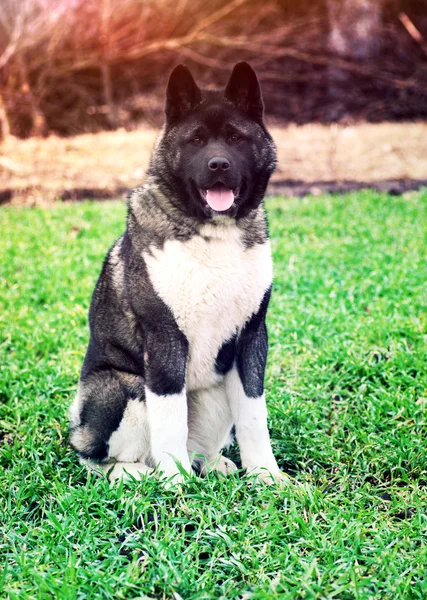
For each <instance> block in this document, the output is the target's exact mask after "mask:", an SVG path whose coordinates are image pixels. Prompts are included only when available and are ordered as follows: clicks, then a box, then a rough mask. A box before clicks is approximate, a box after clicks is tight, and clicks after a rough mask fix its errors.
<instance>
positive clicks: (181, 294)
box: [143, 224, 272, 391]
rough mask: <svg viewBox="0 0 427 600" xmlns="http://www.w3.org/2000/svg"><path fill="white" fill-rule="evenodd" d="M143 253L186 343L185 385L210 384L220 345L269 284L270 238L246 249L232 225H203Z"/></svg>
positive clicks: (257, 303) (247, 315)
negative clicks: (195, 232)
mask: <svg viewBox="0 0 427 600" xmlns="http://www.w3.org/2000/svg"><path fill="white" fill-rule="evenodd" d="M143 257H144V260H145V261H146V264H147V268H148V272H149V276H150V279H151V281H152V284H153V286H154V289H155V290H156V292H157V293H158V294H159V296H160V297H161V298H162V300H163V301H164V302H165V303H166V304H167V305H168V306H169V308H170V309H171V311H172V313H173V315H174V317H175V319H176V321H177V323H178V326H179V327H180V329H181V330H182V332H183V333H184V334H185V336H186V337H187V339H188V341H189V344H190V356H189V363H188V370H187V390H188V391H191V390H196V389H203V388H206V387H209V386H211V385H214V384H215V383H216V382H217V381H219V376H218V375H217V374H216V373H215V368H214V367H215V360H216V357H217V354H218V351H219V349H220V348H221V346H222V344H223V343H224V341H226V340H227V339H229V338H230V337H231V336H232V335H233V334H234V333H236V332H237V331H238V330H239V329H240V328H242V327H243V325H244V324H245V322H246V321H247V320H248V319H249V318H250V317H251V316H252V314H253V313H256V312H257V310H258V308H259V306H260V303H261V300H262V298H263V296H264V293H265V292H266V290H267V289H268V287H269V286H270V285H271V281H272V262H271V253H270V245H269V242H266V243H264V244H256V245H255V246H253V247H252V248H245V247H244V245H243V243H242V240H241V232H240V230H239V229H238V228H237V227H236V226H235V225H234V224H232V225H231V224H230V225H219V226H216V227H214V226H212V225H205V226H204V227H203V229H202V231H201V235H199V236H195V237H193V238H191V239H190V240H188V241H186V242H181V241H177V240H171V241H167V242H166V243H165V245H164V247H163V248H162V249H161V250H159V249H157V248H151V252H150V253H148V252H147V253H144V255H143Z"/></svg>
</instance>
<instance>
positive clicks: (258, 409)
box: [226, 293, 288, 483]
mask: <svg viewBox="0 0 427 600" xmlns="http://www.w3.org/2000/svg"><path fill="white" fill-rule="evenodd" d="M268 298H269V293H267V294H266V296H265V298H264V300H263V302H262V303H261V307H260V309H259V312H258V313H257V314H255V315H253V317H252V318H251V319H250V320H249V321H248V322H247V324H246V325H245V327H244V328H243V330H242V332H241V333H240V335H239V338H238V340H237V344H236V357H235V363H234V366H233V368H232V370H231V371H230V372H229V373H228V375H227V378H226V389H227V395H228V398H229V402H230V407H231V412H232V416H233V421H234V425H235V428H236V437H237V441H238V444H239V447H240V456H241V460H242V465H243V467H244V468H245V469H246V470H247V471H248V473H254V474H256V475H257V476H258V477H259V479H261V480H262V481H264V482H265V483H273V482H274V481H287V480H288V478H287V477H286V475H284V474H283V473H282V472H281V471H280V469H279V467H278V466H277V462H276V459H275V458H274V455H273V451H272V449H271V443H270V436H269V433H268V428H267V406H266V403H265V394H264V373H265V365H266V361H267V351H268V339H267V328H266V325H265V313H266V311H267V305H268Z"/></svg>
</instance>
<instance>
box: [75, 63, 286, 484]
mask: <svg viewBox="0 0 427 600" xmlns="http://www.w3.org/2000/svg"><path fill="white" fill-rule="evenodd" d="M263 110H264V107H263V101H262V96H261V90H260V86H259V83H258V79H257V76H256V74H255V72H254V71H253V69H252V68H251V67H250V66H249V65H248V64H247V63H246V62H240V63H238V64H237V65H236V66H235V67H234V69H233V72H232V74H231V76H230V79H229V81H228V84H227V87H226V88H225V90H221V91H212V90H202V89H200V88H199V87H198V86H197V84H196V83H195V81H194V79H193V76H192V75H191V73H190V71H189V70H188V68H187V67H185V66H183V65H180V66H178V67H176V68H175V69H174V70H173V72H172V74H171V76H170V79H169V83H168V87H167V93H166V109H165V112H166V122H165V126H164V128H163V130H162V132H161V135H160V137H159V140H158V142H157V144H156V147H155V149H154V152H153V155H152V158H151V162H150V166H149V169H148V172H147V177H146V182H145V184H144V185H143V186H142V187H139V188H137V189H135V190H134V191H133V192H132V193H131V194H130V197H129V203H128V216H127V227H126V231H125V233H124V234H123V236H122V237H121V238H120V239H119V240H118V241H117V242H116V243H115V244H114V246H113V247H112V248H111V250H110V252H109V253H108V254H107V257H106V259H105V262H104V266H103V268H102V272H101V275H100V277H99V279H98V282H97V284H96V287H95V291H94V293H93V297H92V303H91V307H90V312H89V323H90V340H89V347H88V349H87V353H86V357H85V359H84V363H83V367H82V371H81V377H80V382H79V386H78V394H77V397H76V399H75V402H74V404H73V406H72V408H71V445H72V447H73V448H74V449H75V450H76V451H77V452H78V453H79V455H80V457H81V458H82V459H85V460H88V461H89V462H97V463H101V465H102V466H103V467H102V468H103V470H104V471H105V472H109V475H110V478H118V477H121V476H123V475H124V474H126V473H128V474H131V475H133V476H137V475H138V474H142V473H147V472H148V471H151V470H152V469H155V468H157V472H158V473H162V474H163V475H164V476H166V477H172V476H175V475H176V476H177V478H179V477H180V476H182V473H181V475H180V470H179V469H178V466H177V463H180V469H181V471H182V470H183V469H184V470H185V471H188V472H189V471H190V470H191V468H192V466H193V467H194V468H195V469H196V470H197V469H198V470H199V471H201V472H206V471H207V470H209V469H211V468H212V469H216V470H219V471H222V472H224V473H228V472H231V471H233V470H234V469H235V468H236V467H235V465H234V463H233V462H232V461H230V460H229V459H227V458H225V457H223V456H222V455H221V454H220V453H221V450H222V448H224V447H225V446H226V445H227V444H228V443H229V442H230V441H231V432H232V431H234V432H235V435H236V438H237V441H238V444H239V446H240V453H241V462H242V466H243V467H244V468H245V469H246V470H247V471H248V472H253V473H255V474H256V475H257V476H258V477H259V478H260V479H262V480H264V481H266V482H267V483H271V482H273V481H280V480H284V479H285V476H284V475H283V474H282V473H281V471H280V470H279V468H278V466H277V463H276V460H275V458H274V456H273V452H272V449H271V444H270V438H269V433H268V429H267V409H266V403H265V397H264V370H265V364H266V358H267V330H266V324H265V316H266V312H267V306H268V302H269V298H270V292H271V283H272V261H271V254H270V245H269V240H268V233H267V223H266V216H265V210H264V206H263V197H264V194H265V190H266V187H267V183H268V181H269V178H270V176H271V174H272V172H273V170H274V167H275V163H276V152H275V147H274V143H273V141H272V138H271V136H270V134H269V133H268V131H267V130H266V127H265V125H264V121H263Z"/></svg>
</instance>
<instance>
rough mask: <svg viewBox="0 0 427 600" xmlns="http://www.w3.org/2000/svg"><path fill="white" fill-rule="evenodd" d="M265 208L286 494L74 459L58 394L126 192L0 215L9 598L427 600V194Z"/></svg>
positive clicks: (4, 558)
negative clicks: (113, 481) (167, 479)
mask: <svg viewBox="0 0 427 600" xmlns="http://www.w3.org/2000/svg"><path fill="white" fill-rule="evenodd" d="M268 208H269V214H270V229H271V237H272V244H273V252H274V259H275V283H274V292H273V300H272V305H271V309H270V311H269V319H268V321H269V332H270V355H269V364H268V374H267V382H266V383H267V384H266V388H267V398H268V404H269V407H270V419H269V424H270V429H271V433H272V439H273V445H274V451H275V454H276V456H277V457H278V461H279V464H280V465H281V466H282V468H283V469H284V470H285V471H287V472H288V473H290V474H291V475H292V476H293V477H294V478H295V481H296V482H298V484H299V485H295V486H291V487H289V488H285V489H277V488H266V487H264V486H262V485H255V484H254V482H253V480H252V481H251V480H250V479H247V478H244V477H239V476H238V475H235V476H232V477H230V478H229V479H225V478H221V477H218V476H215V475H210V476H209V477H208V478H207V479H205V480H202V479H198V478H196V479H195V480H194V481H191V482H189V483H187V484H185V485H184V486H183V487H182V488H181V489H180V490H164V489H163V487H162V485H161V484H160V483H159V482H158V481H156V480H154V479H152V480H150V479H148V480H145V481H143V482H132V483H129V484H127V485H125V486H123V485H122V484H120V485H115V486H110V485H109V483H108V482H107V481H106V480H104V479H102V478H97V477H96V476H94V475H93V474H89V473H88V472H86V470H85V469H84V468H83V467H81V466H79V464H78V462H77V460H76V457H75V456H74V454H73V453H72V452H71V451H70V450H69V449H68V447H67V409H68V406H69V404H70V402H71V400H72V397H73V394H74V391H75V388H76V383H77V378H78V373H79V369H80V366H81V363H82V359H83V355H84V352H85V349H86V343H87V339H88V329H87V311H88V306H89V300H90V295H91V293H92V289H93V285H94V282H95V279H96V277H97V275H98V273H99V271H100V267H101V262H102V259H103V257H104V255H105V253H106V250H107V248H108V247H109V246H110V245H111V244H112V242H113V241H114V240H115V239H116V238H117V237H118V236H119V235H120V233H121V231H122V229H123V226H124V215H125V207H124V206H123V205H122V204H121V203H117V202H116V203H104V204H91V203H83V204H75V205H68V206H65V205H64V206H59V207H56V208H53V209H51V210H47V211H43V210H40V209H25V208H5V209H2V210H1V211H0V230H1V235H0V257H1V266H0V268H1V271H0V277H1V290H0V369H1V371H0V403H1V404H0V410H1V412H0V430H1V442H0V460H1V470H0V497H1V502H0V511H1V514H0V528H1V535H0V565H1V567H0V589H2V591H1V592H0V597H1V598H12V599H15V598H16V599H17V598H19V599H26V598H41V599H44V598H60V599H74V598H76V599H77V598H79V599H86V598H101V599H104V598H105V599H107V598H111V599H121V598H129V599H131V598H132V599H136V598H165V599H169V598H170V599H174V600H179V599H180V598H182V599H183V600H193V599H194V600H195V599H208V598H223V599H226V600H231V599H235V598H244V599H257V600H261V599H270V598H271V599H275V598H278V599H288V598H289V599H302V598H325V599H326V598H338V599H342V600H347V599H353V598H354V599H368V598H371V599H375V600H376V599H380V600H385V599H391V598H392V599H397V598H399V599H400V598H403V599H406V598H411V599H412V598H420V599H425V598H427V546H426V541H427V459H426V449H427V437H426V434H427V422H426V408H427V390H426V384H427V345H426V341H427V330H426V325H427V310H426V300H427V252H426V251H427V192H421V193H419V194H416V195H413V196H410V197H408V198H405V199H404V198H396V197H387V196H382V195H379V194H374V193H370V192H363V193H359V194H352V195H348V196H342V197H334V198H330V197H322V198H311V199H306V200H303V201H301V200H285V199H283V198H282V199H281V198H278V199H273V200H269V202H268ZM230 453H231V456H233V455H235V449H234V448H231V449H230Z"/></svg>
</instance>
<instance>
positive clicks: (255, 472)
mask: <svg viewBox="0 0 427 600" xmlns="http://www.w3.org/2000/svg"><path fill="white" fill-rule="evenodd" d="M247 474H248V475H249V476H254V477H255V478H256V480H257V481H260V482H262V483H265V484H266V485H278V486H280V487H282V486H288V485H291V484H292V480H291V478H290V477H288V475H286V473H283V471H279V469H274V470H271V471H269V470H268V469H266V468H263V467H254V468H253V469H250V470H249V469H248V471H247Z"/></svg>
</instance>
